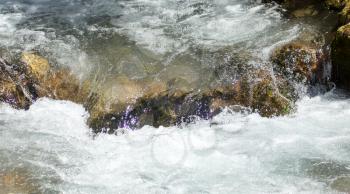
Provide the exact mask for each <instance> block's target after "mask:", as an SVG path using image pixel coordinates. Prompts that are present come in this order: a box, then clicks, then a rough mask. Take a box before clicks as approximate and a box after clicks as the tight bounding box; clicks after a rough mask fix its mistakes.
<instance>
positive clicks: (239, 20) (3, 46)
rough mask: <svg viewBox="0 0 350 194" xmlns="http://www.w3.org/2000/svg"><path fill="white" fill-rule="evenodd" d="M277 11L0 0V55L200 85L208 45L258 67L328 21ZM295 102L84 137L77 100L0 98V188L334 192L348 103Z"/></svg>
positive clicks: (171, 1) (174, 0) (210, 61)
mask: <svg viewBox="0 0 350 194" xmlns="http://www.w3.org/2000/svg"><path fill="white" fill-rule="evenodd" d="M283 12H284V11H283V10H282V9H281V8H280V7H279V6H277V5H275V4H267V5H263V4H261V3H259V2H257V1H253V0H230V1H229V0H213V1H206V0H191V1H186V0H183V1H182V0H119V1H116V0H60V1H54V0H0V54H1V56H2V57H4V58H8V59H12V58H16V56H18V55H19V54H20V53H21V52H23V51H36V52H39V53H40V54H41V55H43V56H45V57H47V58H48V59H49V60H50V62H51V63H53V64H55V65H59V66H69V67H70V68H72V69H73V71H74V72H75V73H76V74H77V75H79V76H80V77H89V76H92V77H99V76H100V78H97V79H103V78H104V77H106V76H118V75H124V76H125V75H126V76H127V77H129V78H132V79H146V78H149V77H151V78H152V79H153V78H156V79H160V80H165V81H168V80H169V79H171V78H173V77H172V76H180V77H181V78H183V79H185V80H187V81H189V82H191V83H194V84H193V85H192V86H193V87H199V85H201V84H203V82H205V81H207V82H209V83H210V81H212V80H206V77H207V76H203V73H208V72H209V73H210V69H211V68H212V66H215V65H217V64H216V62H217V61H215V60H216V58H215V57H213V55H212V53H221V54H220V56H223V57H236V58H238V60H247V61H248V62H249V63H250V64H252V65H261V64H265V63H264V61H266V60H267V59H268V56H269V54H270V52H271V49H272V48H274V47H276V46H277V45H280V44H282V43H284V42H287V41H289V40H292V39H295V38H297V37H298V36H299V35H301V34H303V33H304V32H305V31H319V30H321V31H322V30H327V29H320V26H323V25H322V22H324V21H323V20H321V21H320V20H317V21H316V20H312V19H310V20H306V19H305V20H304V21H300V20H298V19H285V18H284V17H283ZM325 20H326V19H325ZM223 50H224V51H223ZM232 53H234V54H232ZM209 73H208V74H209ZM205 75H206V74H205ZM101 77H102V78H101ZM120 92H123V91H120ZM297 106H298V109H297V112H295V113H293V114H292V115H289V116H285V117H278V118H270V119H268V118H262V117H260V116H259V115H257V114H247V113H245V112H239V113H237V112H232V111H230V110H226V111H225V112H223V113H221V114H220V115H218V116H216V117H215V118H214V119H213V120H211V121H198V122H197V123H196V124H191V125H184V126H182V127H181V126H178V127H170V128H163V127H160V128H158V129H156V128H153V127H149V126H146V127H143V128H142V129H140V130H137V131H127V130H120V131H118V133H119V134H120V135H118V136H114V135H105V134H100V135H97V136H95V135H94V134H92V133H91V130H90V129H89V128H88V126H87V125H86V119H87V118H88V114H87V113H86V111H85V110H84V109H83V107H82V106H81V105H77V104H74V103H71V102H67V101H54V100H50V99H39V100H38V101H37V102H36V103H35V104H34V105H32V106H31V108H30V109H29V110H28V111H24V110H15V109H13V108H10V107H9V106H8V105H6V104H2V105H1V106H0V193H8V192H12V193H16V192H17V193H21V192H22V193H72V194H75V193H84V194H86V193H334V192H335V191H334V190H333V189H332V188H335V187H337V188H338V189H339V187H340V186H339V181H338V184H335V183H334V181H336V180H337V179H338V180H339V178H340V177H346V176H350V170H349V166H350V144H349V142H350V141H349V139H350V135H349V134H350V129H349V128H348V127H347V126H349V124H350V121H349V119H348V118H349V116H350V101H349V100H346V99H345V98H343V97H342V96H341V95H339V94H334V93H329V94H326V95H324V96H319V97H314V98H309V97H304V98H303V99H301V100H300V101H299V102H298V103H297ZM1 177H3V178H2V179H1ZM14 177H15V178H14ZM11 189H12V190H11Z"/></svg>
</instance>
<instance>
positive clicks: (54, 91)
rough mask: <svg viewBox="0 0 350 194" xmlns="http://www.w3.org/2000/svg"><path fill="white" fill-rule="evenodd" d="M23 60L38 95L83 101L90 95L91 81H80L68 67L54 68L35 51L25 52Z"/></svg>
mask: <svg viewBox="0 0 350 194" xmlns="http://www.w3.org/2000/svg"><path fill="white" fill-rule="evenodd" d="M21 61H22V62H23V63H24V64H26V66H27V67H28V69H29V72H28V74H30V75H31V77H32V78H33V80H34V82H35V84H34V86H35V89H36V93H37V95H38V97H50V98H53V99H57V100H70V101H73V102H77V103H83V102H84V101H85V100H86V99H87V97H88V95H89V82H88V81H85V82H82V83H81V82H80V81H79V80H78V79H77V77H76V76H75V75H73V74H72V72H71V71H70V70H69V69H67V68H57V69H55V68H53V67H51V65H50V64H49V61H48V60H47V59H45V58H43V57H41V56H39V55H37V54H34V53H23V54H22V58H21Z"/></svg>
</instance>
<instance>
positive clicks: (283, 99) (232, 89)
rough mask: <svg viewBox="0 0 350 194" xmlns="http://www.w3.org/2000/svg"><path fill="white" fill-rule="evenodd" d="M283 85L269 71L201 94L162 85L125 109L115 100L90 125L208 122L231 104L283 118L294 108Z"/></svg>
mask: <svg viewBox="0 0 350 194" xmlns="http://www.w3.org/2000/svg"><path fill="white" fill-rule="evenodd" d="M128 82H130V81H128ZM283 84H288V83H287V82H284V81H281V80H277V81H276V80H274V79H273V77H271V74H270V73H269V72H268V71H261V70H254V71H250V74H246V75H245V76H242V77H241V79H240V80H238V81H237V82H235V83H233V84H227V85H222V86H220V87H215V88H207V89H206V90H203V91H183V90H180V89H177V90H172V89H170V88H168V87H167V89H165V88H164V87H163V86H162V87H160V88H161V90H156V91H155V93H153V94H152V95H143V94H139V93H135V94H134V98H133V100H131V101H129V102H128V103H126V104H127V106H119V107H117V106H116V104H117V102H118V99H114V100H116V101H115V105H113V106H109V105H107V106H108V107H109V108H111V109H109V110H108V111H107V112H106V111H104V110H102V112H100V114H98V115H99V116H93V117H91V118H90V120H89V123H90V126H91V127H92V128H93V129H94V130H95V132H97V133H98V132H108V133H114V132H115V130H116V129H117V128H121V127H123V128H140V127H142V126H144V125H151V126H155V127H158V126H161V125H162V126H171V125H176V124H181V123H191V122H193V121H195V120H196V118H202V119H210V118H211V117H213V116H214V115H216V114H218V113H219V112H220V111H221V109H222V108H224V107H226V106H228V107H229V106H231V105H240V106H244V107H251V108H252V110H253V111H256V112H258V113H260V114H261V115H263V116H266V117H271V116H278V115H284V114H288V113H289V112H290V111H291V110H292V109H293V100H290V99H288V97H289V96H284V95H283V94H282V93H281V91H280V90H279V88H284V89H286V88H288V87H286V85H283ZM148 85H152V84H148ZM128 87H131V88H134V87H137V88H139V89H137V90H135V91H142V89H141V88H142V87H140V85H137V84H136V82H133V83H132V84H131V86H128ZM288 92H291V91H288ZM127 99H131V98H127ZM102 104H104V103H102ZM104 105H106V104H104ZM121 107H124V108H121ZM121 111H122V112H121Z"/></svg>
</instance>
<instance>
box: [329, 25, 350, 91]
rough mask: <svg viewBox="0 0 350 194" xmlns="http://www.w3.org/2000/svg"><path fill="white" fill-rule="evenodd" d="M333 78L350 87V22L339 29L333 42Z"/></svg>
mask: <svg viewBox="0 0 350 194" xmlns="http://www.w3.org/2000/svg"><path fill="white" fill-rule="evenodd" d="M332 62H333V72H332V76H333V80H334V81H335V82H336V83H337V85H338V86H340V87H343V88H347V89H350V24H348V25H345V26H342V27H340V28H339V29H338V30H337V33H336V36H335V39H334V41H333V43H332Z"/></svg>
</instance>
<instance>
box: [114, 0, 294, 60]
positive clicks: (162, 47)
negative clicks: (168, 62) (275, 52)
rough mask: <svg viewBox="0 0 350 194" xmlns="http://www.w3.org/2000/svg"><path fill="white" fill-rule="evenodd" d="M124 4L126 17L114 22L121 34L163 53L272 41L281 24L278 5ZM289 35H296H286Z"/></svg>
mask: <svg viewBox="0 0 350 194" xmlns="http://www.w3.org/2000/svg"><path fill="white" fill-rule="evenodd" d="M225 3H226V4H225ZM123 5H124V6H125V8H124V9H123V16H122V18H121V19H118V20H116V21H115V25H117V26H120V27H121V28H120V29H119V31H120V32H122V33H126V34H127V35H128V36H129V37H131V38H132V39H134V40H136V41H137V43H138V44H140V45H143V46H145V47H147V48H149V49H151V50H153V51H156V52H160V53H164V52H172V51H175V50H178V49H180V48H181V47H184V46H185V47H187V46H188V45H193V44H194V45H196V44H197V45H204V46H208V47H215V46H227V45H233V44H236V43H240V42H243V41H247V40H251V41H253V42H254V41H258V40H260V39H267V38H270V41H271V40H272V39H271V37H270V36H273V33H272V34H271V33H268V31H269V30H270V29H271V28H273V27H276V26H277V25H280V24H281V22H282V20H281V16H280V14H279V12H278V11H277V10H276V8H277V7H276V6H275V7H267V6H264V5H259V4H258V5H255V6H252V5H250V4H248V1H236V0H234V1H225V2H222V1H219V0H218V1H183V2H174V1H168V0H166V1H164V0H162V1H160V0H132V1H127V2H123ZM198 10H200V11H198ZM198 12H200V13H198ZM280 30H281V29H280ZM286 30H287V31H285V32H288V29H286ZM282 31H284V30H282ZM289 35H290V36H292V35H294V34H288V33H287V34H285V36H287V37H288V36H289ZM284 38H286V37H284ZM273 41H275V42H278V41H279V40H278V39H277V40H273ZM266 44H271V42H264V44H262V42H261V41H260V44H256V45H255V46H258V47H259V48H263V47H264V46H266ZM272 44H273V42H272Z"/></svg>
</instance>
